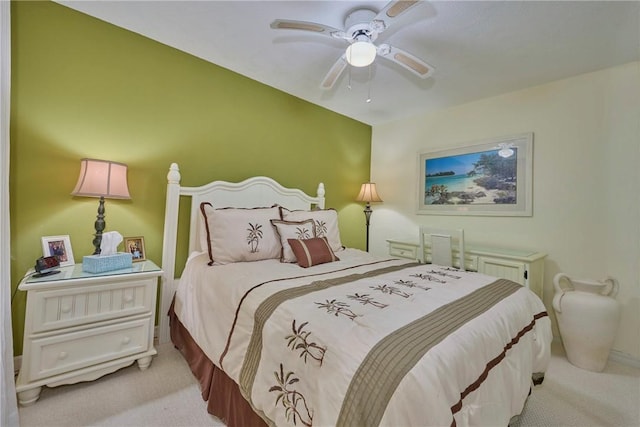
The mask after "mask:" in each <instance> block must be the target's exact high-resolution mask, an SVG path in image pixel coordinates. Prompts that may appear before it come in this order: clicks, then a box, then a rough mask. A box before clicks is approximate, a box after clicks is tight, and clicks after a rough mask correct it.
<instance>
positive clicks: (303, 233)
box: [296, 227, 311, 240]
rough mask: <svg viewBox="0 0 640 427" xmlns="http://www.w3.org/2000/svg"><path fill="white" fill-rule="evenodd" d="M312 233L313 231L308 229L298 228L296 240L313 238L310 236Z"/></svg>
mask: <svg viewBox="0 0 640 427" xmlns="http://www.w3.org/2000/svg"><path fill="white" fill-rule="evenodd" d="M310 231H311V230H309V229H308V228H304V227H297V228H296V239H298V240H304V239H309V238H311V234H309V232H310Z"/></svg>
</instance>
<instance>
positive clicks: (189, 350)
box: [168, 303, 267, 427]
mask: <svg viewBox="0 0 640 427" xmlns="http://www.w3.org/2000/svg"><path fill="white" fill-rule="evenodd" d="M168 314H169V324H170V328H171V341H172V342H173V345H174V346H175V347H176V348H177V349H178V350H180V352H181V353H182V355H183V356H184V358H185V360H186V361H187V363H188V364H189V367H190V368H191V372H193V375H194V376H195V377H196V378H197V379H198V381H199V382H200V390H201V392H202V399H203V400H205V401H206V402H207V411H208V412H209V413H210V414H212V415H215V416H216V417H218V418H220V420H222V422H224V423H225V424H226V425H227V426H228V427H266V425H267V424H266V423H265V422H264V420H263V419H262V418H260V416H258V415H257V414H256V413H255V412H254V411H253V409H252V408H251V405H249V403H248V402H247V401H246V400H245V398H244V397H242V395H241V394H240V388H239V387H238V385H237V384H236V383H235V382H234V381H233V380H232V379H231V378H229V377H228V376H227V374H225V373H224V372H223V371H222V370H221V369H219V368H218V367H217V366H215V365H214V364H213V362H212V361H211V360H209V358H208V357H207V356H206V355H205V354H204V352H203V351H202V350H201V349H200V347H199V346H198V344H196V342H195V341H194V340H193V338H192V337H191V334H189V332H188V331H187V329H186V328H185V327H184V326H183V325H182V323H181V322H180V320H179V319H178V317H177V316H176V314H175V312H174V311H173V303H172V304H171V308H170V309H169V313H168Z"/></svg>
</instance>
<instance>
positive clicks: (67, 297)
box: [32, 278, 157, 333]
mask: <svg viewBox="0 0 640 427" xmlns="http://www.w3.org/2000/svg"><path fill="white" fill-rule="evenodd" d="M156 280H157V279H155V278H153V279H146V280H136V281H127V282H122V283H115V284H106V285H92V286H78V287H73V286H68V287H66V288H64V289H51V290H44V291H38V292H36V293H34V295H33V297H34V303H35V305H36V306H37V307H41V310H40V311H39V312H37V313H35V316H34V317H33V326H32V328H33V329H32V331H33V333H38V332H43V331H49V330H54V329H60V328H67V327H71V326H77V325H83V324H86V323H92V322H98V321H102V320H108V319H115V318H119V317H125V316H130V315H134V314H140V313H146V312H151V310H152V308H153V307H151V304H152V302H153V301H154V298H155V295H152V293H155V292H156V287H155V281H156Z"/></svg>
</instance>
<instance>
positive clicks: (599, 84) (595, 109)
mask: <svg viewBox="0 0 640 427" xmlns="http://www.w3.org/2000/svg"><path fill="white" fill-rule="evenodd" d="M435 78H436V80H437V76H436V77H435ZM436 84H437V81H436ZM424 96H429V93H428V92H426V93H424ZM525 132H533V133H534V148H533V151H534V161H533V164H534V166H533V216H532V217H481V216H439V215H416V213H415V212H416V197H417V189H416V188H417V183H418V178H417V176H418V171H417V168H418V166H417V155H418V153H419V152H425V151H431V150H436V149H444V148H451V147H455V146H464V145H467V144H469V143H473V142H477V141H482V140H486V139H491V138H494V137H501V136H507V135H512V134H519V133H525ZM371 156H372V159H371V178H372V181H374V182H376V183H377V186H378V190H379V192H380V196H381V197H382V199H383V200H384V203H383V204H379V205H376V206H374V213H373V216H372V219H371V243H370V246H371V251H372V252H375V253H378V254H383V253H386V252H387V245H386V242H385V239H389V238H397V239H410V240H415V241H417V232H418V226H419V225H420V224H430V225H433V226H438V227H440V226H442V227H462V228H464V229H465V237H466V239H467V241H468V243H471V244H473V243H483V244H492V245H499V246H502V247H507V248H523V249H533V250H537V251H541V252H545V253H547V254H548V257H547V259H546V261H545V283H544V302H545V305H546V306H547V309H548V310H549V311H550V312H552V311H553V310H552V307H551V304H550V303H551V299H552V297H553V284H552V278H553V276H554V275H555V274H556V273H558V272H560V271H562V272H565V273H567V274H569V275H573V276H575V277H588V278H603V277H606V276H607V275H611V276H613V277H615V278H617V279H618V280H619V282H620V292H619V295H618V297H617V299H618V300H619V301H620V302H621V304H622V306H623V315H622V321H621V325H620V329H619V332H618V335H617V338H616V341H615V343H614V350H617V351H618V352H622V353H624V354H626V355H629V356H631V357H633V358H635V359H640V334H638V330H640V283H639V276H640V268H639V265H640V172H639V171H640V62H634V63H631V64H627V65H624V66H620V67H616V68H611V69H606V70H603V71H598V72H594V73H589V74H584V75H580V76H577V77H572V78H568V79H565V80H560V81H556V82H553V83H550V84H545V85H542V86H537V87H533V88H529V89H525V90H521V91H517V92H512V93H508V94H505V95H501V96H498V97H494V98H487V99H483V100H480V101H477V102H473V103H469V104H465V105H461V106H458V107H455V108H451V109H447V110H441V111H437V112H434V113H431V114H427V115H424V116H420V117H415V118H411V119H406V120H401V121H396V122H393V123H387V124H384V125H379V126H375V127H374V128H373V137H372V153H371ZM554 326H555V324H554Z"/></svg>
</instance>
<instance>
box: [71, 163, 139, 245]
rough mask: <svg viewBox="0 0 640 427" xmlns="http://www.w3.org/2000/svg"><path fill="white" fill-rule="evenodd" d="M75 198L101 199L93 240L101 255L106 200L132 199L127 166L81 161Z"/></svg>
mask: <svg viewBox="0 0 640 427" xmlns="http://www.w3.org/2000/svg"><path fill="white" fill-rule="evenodd" d="M71 194H72V195H74V196H84V197H99V198H100V202H99V205H98V216H97V217H96V222H95V224H94V225H95V229H96V234H95V235H94V236H95V237H94V239H93V246H94V247H95V251H94V252H93V255H98V254H100V244H101V243H102V232H103V231H104V228H105V226H106V222H105V221H104V212H105V211H104V199H105V198H107V199H131V196H129V187H128V186H127V165H125V164H124V163H118V162H112V161H109V160H96V159H82V160H80V176H79V177H78V183H77V184H76V188H75V189H74V190H73V191H72V192H71Z"/></svg>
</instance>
